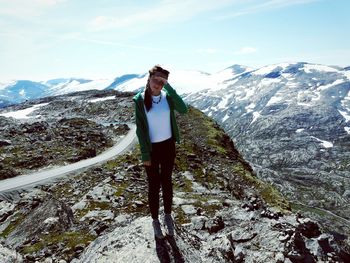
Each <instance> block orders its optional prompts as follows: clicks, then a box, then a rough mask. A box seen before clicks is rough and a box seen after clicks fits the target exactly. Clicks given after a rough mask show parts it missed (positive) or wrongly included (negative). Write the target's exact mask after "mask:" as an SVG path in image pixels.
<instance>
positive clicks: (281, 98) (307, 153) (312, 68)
mask: <svg viewBox="0 0 350 263" xmlns="http://www.w3.org/2000/svg"><path fill="white" fill-rule="evenodd" d="M349 91H350V76H349V74H348V72H347V71H344V70H342V69H340V68H338V67H329V66H324V65H316V64H308V63H303V62H301V63H283V64H277V65H270V66H267V67H263V68H261V69H257V70H253V71H250V72H247V73H244V74H242V75H240V76H238V77H236V78H234V79H233V80H232V82H231V84H230V85H228V86H227V87H226V88H224V89H220V90H215V91H211V90H205V91H203V92H200V93H195V94H190V95H189V96H187V97H186V100H187V101H188V102H189V103H191V104H192V105H194V106H195V107H198V108H199V109H201V110H202V111H203V112H205V113H206V114H207V115H208V116H211V117H213V118H214V119H215V120H217V121H218V123H219V124H220V126H222V127H223V128H224V129H225V131H227V132H228V133H229V135H230V136H231V138H233V139H234V141H235V145H236V146H237V148H238V149H239V150H240V151H241V152H242V154H243V156H244V157H245V158H246V160H248V161H249V162H250V163H251V164H252V165H253V166H254V169H255V170H256V171H257V172H258V175H259V177H260V178H263V179H264V180H265V181H270V182H273V183H274V185H276V186H278V188H279V189H280V190H281V191H282V192H283V193H284V194H286V195H287V196H288V197H289V198H291V199H292V200H294V201H298V205H302V204H303V205H305V206H306V207H310V209H308V210H312V209H313V208H321V209H327V210H329V211H331V212H333V213H335V214H337V215H339V216H340V217H343V218H344V219H345V220H350V218H349V215H350V206H349V198H350V192H349V191H348V189H349V187H350V163H349V161H348V160H349V157H350V144H349V141H350V128H349V127H350V123H349V121H350V118H349V116H350V97H349V96H350V95H349ZM300 202H301V203H300ZM316 216H317V217H319V218H322V217H324V213H323V212H322V213H321V212H320V213H318V215H316ZM329 223H330V222H329ZM330 224H333V223H330ZM338 226H339V229H343V226H344V221H341V222H339V224H338Z"/></svg>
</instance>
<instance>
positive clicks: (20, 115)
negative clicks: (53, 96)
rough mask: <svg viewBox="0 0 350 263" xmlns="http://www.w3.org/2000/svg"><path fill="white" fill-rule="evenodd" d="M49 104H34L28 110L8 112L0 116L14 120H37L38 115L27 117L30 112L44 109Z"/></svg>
mask: <svg viewBox="0 0 350 263" xmlns="http://www.w3.org/2000/svg"><path fill="white" fill-rule="evenodd" d="M48 104H49V103H40V104H36V105H34V106H32V107H30V108H27V109H24V110H18V111H10V112H6V113H2V114H0V116H4V117H7V118H10V117H12V118H15V119H29V118H38V117H39V116H40V115H37V116H29V115H30V114H31V113H32V112H34V111H36V110H37V109H39V108H41V107H44V106H46V105H48Z"/></svg>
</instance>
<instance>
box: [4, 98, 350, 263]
mask: <svg viewBox="0 0 350 263" xmlns="http://www.w3.org/2000/svg"><path fill="white" fill-rule="evenodd" d="M100 98H101V99H102V98H103V94H101V96H100ZM127 98H128V99H129V103H130V105H132V103H133V102H132V95H127ZM60 99H63V97H60ZM66 99H67V101H70V100H71V98H70V97H68V96H67V98H66ZM121 107H122V106H121ZM67 114H69V111H67ZM85 114H87V113H86V112H85V113H84V118H86V117H87V115H85ZM82 117H83V116H82ZM94 117H95V115H94V113H91V112H90V116H89V118H92V119H93V118H94ZM125 117H126V116H125ZM128 117H129V121H130V120H134V116H133V114H130V115H128ZM177 119H178V124H179V127H180V132H181V138H182V142H181V144H178V145H177V148H176V151H177V157H176V160H175V167H174V172H173V184H174V206H173V215H174V218H175V222H176V238H175V242H176V243H177V246H178V247H179V249H180V251H181V253H182V256H183V258H184V259H185V260H187V262H242V261H245V262H255V261H260V262H284V261H287V262H289V261H292V262H295V261H297V260H305V261H310V262H314V261H317V260H326V261H327V260H328V261H336V260H338V261H340V262H342V261H344V262H345V260H346V259H348V256H349V255H348V254H347V252H346V249H347V248H346V245H345V244H344V245H343V246H344V248H341V247H340V246H339V245H338V244H337V243H336V242H339V244H341V242H342V241H341V240H340V239H339V237H333V236H331V235H329V234H322V229H320V227H319V225H318V224H317V223H315V222H312V221H311V220H309V219H307V218H303V217H302V216H301V215H300V214H293V213H291V212H290V211H289V210H290V208H289V203H288V201H287V200H286V199H285V198H284V197H283V196H281V195H280V194H279V193H278V192H277V191H276V189H274V188H273V187H272V186H271V185H269V184H267V183H264V182H262V181H260V180H259V179H258V178H257V177H256V175H255V173H254V172H253V170H252V169H251V167H250V165H249V164H248V163H247V162H246V161H244V159H243V158H242V157H241V155H240V154H239V153H238V151H237V150H236V149H235V147H234V145H233V143H232V141H231V140H230V138H229V137H228V136H227V135H226V134H225V133H224V132H223V130H222V129H220V128H219V127H218V125H217V124H216V123H215V122H214V121H213V120H211V119H210V118H208V117H206V116H205V115H204V114H202V113H201V112H200V111H198V110H196V109H194V108H193V107H190V110H189V113H188V114H186V115H178V116H177ZM5 198H6V200H5ZM3 199H4V200H3V201H1V202H0V216H1V218H0V220H1V222H2V224H1V227H0V231H1V232H2V234H1V236H2V237H3V242H2V247H5V248H4V249H2V250H1V251H4V253H5V252H6V253H8V257H7V258H11V255H12V258H13V254H15V252H14V251H12V250H14V249H16V250H17V251H18V253H20V255H19V254H17V262H21V260H20V258H24V259H25V261H26V262H34V261H36V260H37V261H39V262H40V261H44V260H45V259H46V260H50V259H51V260H53V261H59V260H66V261H68V262H70V261H71V262H90V261H102V262H155V261H156V260H157V259H158V258H159V257H158V256H157V253H156V242H155V240H154V238H153V234H152V232H151V227H150V226H151V217H150V215H149V211H148V207H147V180H146V176H145V173H144V168H143V165H142V163H141V162H140V149H139V147H135V148H134V149H133V150H132V151H130V152H128V153H127V154H125V155H123V156H120V157H118V158H116V159H114V160H110V161H108V162H107V163H105V164H101V165H100V166H97V167H93V168H90V169H87V170H85V171H81V172H79V173H75V174H73V175H71V176H70V177H67V179H66V180H63V181H57V182H56V183H55V184H51V185H50V184H48V185H44V186H42V187H37V188H35V189H33V190H28V191H27V192H22V193H15V192H13V193H10V194H7V195H5V196H3ZM44 211H45V212H44ZM162 212H163V209H162V205H161V214H162ZM2 247H0V248H2ZM9 248H10V249H12V250H10V251H8V249H9ZM6 249H7V250H6ZM7 262H14V261H10V260H8V261H7Z"/></svg>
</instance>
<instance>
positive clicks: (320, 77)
mask: <svg viewBox="0 0 350 263" xmlns="http://www.w3.org/2000/svg"><path fill="white" fill-rule="evenodd" d="M146 81H147V73H145V74H128V75H123V76H119V77H117V78H115V79H104V80H85V79H54V80H49V81H46V82H33V81H28V80H19V81H13V82H11V83H0V98H1V99H0V105H2V106H5V105H8V104H10V103H18V102H21V101H23V100H30V99H33V98H38V97H44V96H48V95H59V94H65V93H69V92H73V91H81V90H88V89H98V90H103V89H116V90H120V91H138V90H141V89H142V88H143V87H144V86H145V84H146ZM169 83H170V84H171V85H172V86H173V87H174V88H175V89H176V90H177V91H178V93H179V94H181V95H182V96H183V98H184V99H185V100H186V101H187V102H188V103H190V104H192V105H193V106H195V107H197V108H198V109H200V110H202V111H203V112H205V113H206V114H207V115H208V116H210V117H212V118H213V119H215V120H216V121H217V123H218V124H219V125H220V126H222V127H223V128H224V129H225V130H226V132H227V133H228V134H229V135H230V136H231V137H232V139H233V140H234V142H235V144H236V146H237V148H238V149H239V150H240V151H241V152H242V154H243V156H244V158H245V159H246V160H248V161H249V162H250V163H251V164H252V165H253V166H254V168H255V170H256V171H257V172H258V175H259V176H260V177H261V178H264V179H265V180H267V181H270V182H272V183H274V184H275V185H277V186H278V187H279V188H280V190H281V191H283V192H284V193H285V194H286V195H288V196H289V197H290V198H291V199H292V200H295V201H298V202H299V203H300V205H304V206H307V207H312V208H320V209H327V210H328V211H332V212H334V213H336V214H337V215H339V216H340V217H343V218H345V219H347V220H349V219H350V217H349V215H350V205H349V204H350V162H349V160H350V94H349V90H350V67H345V68H342V67H338V66H327V65H319V64H311V63H306V62H296V63H281V64H275V65H268V66H265V67H262V68H259V69H252V68H249V67H246V66H242V65H233V66H231V67H228V68H226V69H224V70H222V71H219V72H216V73H214V74H209V73H205V72H201V71H172V72H171V73H170V79H169Z"/></svg>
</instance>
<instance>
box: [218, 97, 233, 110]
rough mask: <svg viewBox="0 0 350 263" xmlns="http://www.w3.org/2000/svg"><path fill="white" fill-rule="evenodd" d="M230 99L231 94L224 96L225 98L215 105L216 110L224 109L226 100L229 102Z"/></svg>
mask: <svg viewBox="0 0 350 263" xmlns="http://www.w3.org/2000/svg"><path fill="white" fill-rule="evenodd" d="M230 97H232V94H230V95H227V96H225V97H224V98H223V99H222V100H221V101H220V103H219V104H218V105H217V108H218V109H225V108H226V105H227V102H228V100H229V98H230Z"/></svg>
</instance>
